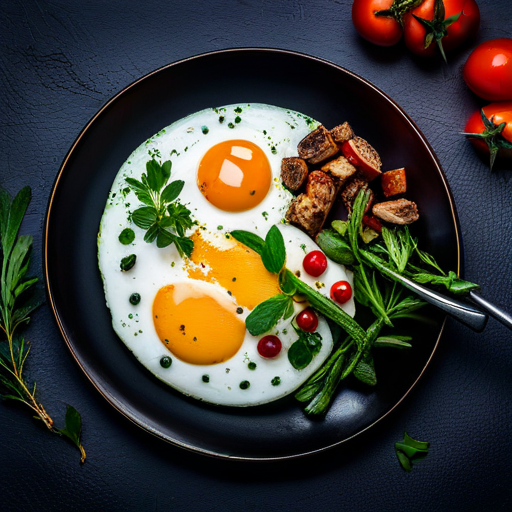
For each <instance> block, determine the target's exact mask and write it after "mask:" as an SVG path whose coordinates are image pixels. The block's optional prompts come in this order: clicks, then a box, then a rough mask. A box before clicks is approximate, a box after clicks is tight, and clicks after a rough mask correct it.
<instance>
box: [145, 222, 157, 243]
mask: <svg viewBox="0 0 512 512" xmlns="http://www.w3.org/2000/svg"><path fill="white" fill-rule="evenodd" d="M159 232H160V226H159V224H158V223H157V222H155V223H154V224H152V225H151V226H150V227H149V229H148V230H147V231H146V234H145V235H144V242H147V243H148V244H150V243H152V242H153V241H154V240H155V238H156V237H157V236H158V233H159Z"/></svg>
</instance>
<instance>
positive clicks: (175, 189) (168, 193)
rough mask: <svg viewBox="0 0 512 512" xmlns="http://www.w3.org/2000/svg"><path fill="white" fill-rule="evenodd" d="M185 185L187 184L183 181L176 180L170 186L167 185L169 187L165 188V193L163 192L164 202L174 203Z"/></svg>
mask: <svg viewBox="0 0 512 512" xmlns="http://www.w3.org/2000/svg"><path fill="white" fill-rule="evenodd" d="M184 185H185V182H184V181H182V180H176V181H173V182H171V183H169V185H167V187H165V188H164V191H163V192H162V195H161V199H162V201H163V202H164V203H172V202H173V201H174V200H175V199H176V198H177V197H178V196H179V195H180V194H181V191H182V190H183V186H184Z"/></svg>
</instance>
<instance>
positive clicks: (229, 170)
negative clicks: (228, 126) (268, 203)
mask: <svg viewBox="0 0 512 512" xmlns="http://www.w3.org/2000/svg"><path fill="white" fill-rule="evenodd" d="M271 179H272V171H271V168H270V163H269V161H268V158H267V156H266V155H265V153H264V152H263V150H262V149H261V148H260V147H259V146H257V145H256V144H254V143H253V142H250V141H248V140H227V141H224V142H220V143H219V144H216V145H215V146H213V147H211V148H210V149H209V150H208V151H207V152H206V154H205V155H204V156H203V158H202V159H201V162H200V163H199V169H198V173H197V186H198V187H199V190H200V191H201V193H202V194H203V195H204V196H205V197H206V199H207V200H208V201H209V202H210V203H212V204H213V205H214V206H216V207H217V208H220V209H221V210H224V211H227V212H242V211H245V210H250V209H251V208H254V207H255V206H257V205H258V204H260V203H261V201H263V199H264V198H265V196H266V195H267V193H268V191H269V189H270V183H271Z"/></svg>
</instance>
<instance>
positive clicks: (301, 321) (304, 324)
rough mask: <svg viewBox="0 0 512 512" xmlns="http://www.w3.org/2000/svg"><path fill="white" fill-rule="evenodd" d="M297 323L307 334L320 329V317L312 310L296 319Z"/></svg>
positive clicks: (306, 311) (303, 312)
mask: <svg viewBox="0 0 512 512" xmlns="http://www.w3.org/2000/svg"><path fill="white" fill-rule="evenodd" d="M295 321H296V322H297V325H298V326H299V328H300V329H302V330H303V331H306V332H315V331H316V328H317V327H318V316H316V313H315V312H314V311H313V310H312V309H311V308H306V309H305V310H304V311H301V312H300V313H299V314H298V315H297V316H296V317H295Z"/></svg>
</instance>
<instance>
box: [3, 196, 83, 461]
mask: <svg viewBox="0 0 512 512" xmlns="http://www.w3.org/2000/svg"><path fill="white" fill-rule="evenodd" d="M30 198H31V191H30V188H29V187H25V188H23V189H21V190H20V192H19V193H18V194H17V195H16V197H15V198H14V199H13V200H12V201H11V197H10V195H9V194H8V192H7V191H5V190H4V189H3V188H0V241H1V251H0V258H1V259H0V263H1V269H2V272H1V277H0V283H1V292H0V329H1V330H2V331H3V333H4V334H5V338H6V339H5V340H0V384H1V385H2V386H3V387H4V388H5V389H6V392H5V393H3V394H2V395H1V396H2V398H4V399H7V400H16V401H18V402H21V403H23V404H25V405H26V406H28V407H29V408H30V409H31V410H32V411H33V412H34V413H35V415H36V416H34V417H35V418H36V419H39V420H41V421H42V422H43V423H44V425H45V426H46V427H47V428H48V429H49V430H50V432H53V433H55V434H58V435H61V436H65V437H67V438H68V439H69V440H70V441H71V442H72V443H73V444H74V445H75V446H76V447H77V448H78V449H79V450H80V454H81V462H82V463H83V462H85V450H84V448H83V446H82V444H81V441H80V434H81V429H82V420H81V417H80V414H79V413H78V411H76V409H74V408H73V407H72V406H70V405H68V406H67V411H66V418H65V427H64V428H62V429H59V428H57V427H55V426H54V424H53V420H52V418H51V417H50V416H49V415H48V413H47V412H46V410H45V409H44V407H43V405H42V404H41V403H40V402H39V401H38V400H37V398H36V384H35V383H34V385H33V386H31V385H29V384H28V382H27V381H26V379H25V376H24V373H23V370H24V368H25V363H26V361H27V357H28V354H29V351H30V345H29V343H27V342H26V341H25V338H24V337H23V336H22V335H21V334H18V329H19V328H20V327H21V326H22V325H23V324H28V322H29V321H30V314H31V313H32V312H33V311H34V310H35V309H36V308H37V307H38V306H40V305H41V301H40V300H39V299H37V298H35V296H34V294H33V293H32V294H31V293H29V292H34V286H35V284H36V283H37V281H38V278H37V277H29V276H28V275H27V273H28V269H29V265H30V255H31V251H32V236H30V235H21V236H18V232H19V229H20V226H21V222H22V220H23V217H24V216H25V212H26V210H27V207H28V204H29V202H30Z"/></svg>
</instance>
